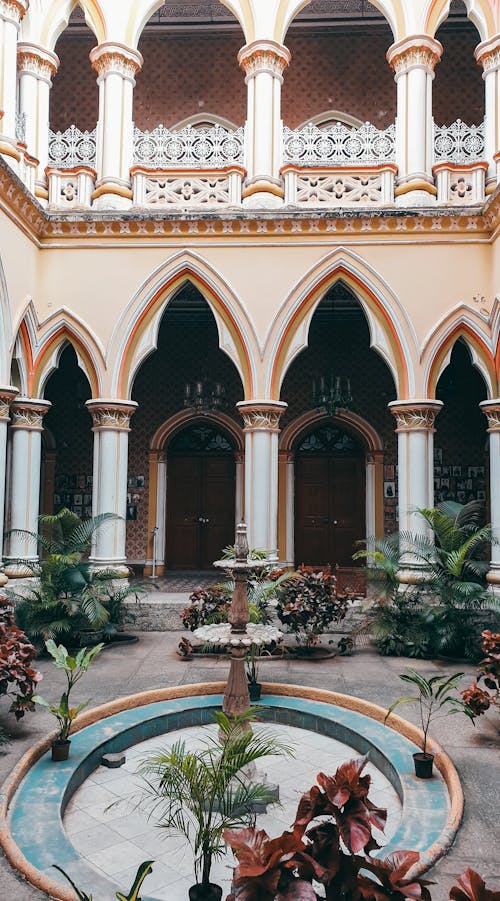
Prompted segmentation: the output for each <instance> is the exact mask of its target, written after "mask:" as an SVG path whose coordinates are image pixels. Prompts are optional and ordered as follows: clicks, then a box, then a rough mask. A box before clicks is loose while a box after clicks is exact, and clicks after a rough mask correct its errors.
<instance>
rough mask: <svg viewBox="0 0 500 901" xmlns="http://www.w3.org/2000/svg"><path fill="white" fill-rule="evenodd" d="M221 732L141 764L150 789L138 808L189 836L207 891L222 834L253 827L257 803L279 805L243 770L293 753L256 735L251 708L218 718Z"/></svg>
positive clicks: (266, 734) (180, 743)
mask: <svg viewBox="0 0 500 901" xmlns="http://www.w3.org/2000/svg"><path fill="white" fill-rule="evenodd" d="M215 719H216V723H217V726H218V730H219V734H218V735H217V736H216V737H213V738H210V739H208V740H207V742H206V745H205V746H204V747H203V748H202V749H201V750H199V751H196V752H193V751H188V750H187V748H186V746H185V744H184V742H183V741H178V742H176V744H174V745H173V746H172V748H168V749H160V750H158V751H156V752H155V753H153V754H151V755H150V756H148V757H147V758H146V759H145V760H144V761H143V762H142V764H141V765H140V767H139V773H140V774H141V775H142V776H144V777H145V778H146V782H147V789H146V792H145V794H144V795H143V796H142V797H141V799H140V801H139V806H140V807H142V808H145V809H147V810H148V812H149V815H150V816H152V817H155V818H156V819H157V823H158V826H160V827H162V828H164V829H170V830H173V831H175V832H177V833H179V834H181V835H183V836H185V837H186V838H187V840H188V842H189V843H190V845H191V847H192V848H193V852H194V857H195V877H196V882H197V884H200V885H202V886H203V887H205V888H208V886H209V885H210V870H211V867H212V862H213V860H214V859H215V858H217V857H221V856H222V855H223V854H224V848H225V844H224V839H223V832H224V830H225V829H233V828H235V827H237V826H242V825H245V824H248V823H250V822H251V821H252V819H254V816H255V814H254V809H255V807H256V806H257V805H261V804H271V803H275V796H274V795H273V793H272V792H271V791H270V789H269V787H268V786H267V785H265V784H264V783H262V782H252V781H250V780H249V778H247V777H245V775H244V769H245V767H248V766H249V765H250V764H253V763H255V761H257V760H260V759H261V758H263V757H267V756H269V755H272V754H287V755H290V754H291V753H292V752H291V749H290V748H289V747H287V746H286V745H284V744H283V743H282V742H280V741H279V740H278V739H277V737H276V736H275V735H274V734H273V733H272V732H270V731H268V730H259V731H258V732H257V733H254V732H253V731H252V730H251V728H250V721H251V720H253V719H255V716H254V712H253V711H252V709H249V710H247V711H246V713H244V714H242V715H241V716H238V717H235V718H234V719H230V718H229V717H227V716H226V715H225V714H224V713H221V712H217V713H216V714H215Z"/></svg>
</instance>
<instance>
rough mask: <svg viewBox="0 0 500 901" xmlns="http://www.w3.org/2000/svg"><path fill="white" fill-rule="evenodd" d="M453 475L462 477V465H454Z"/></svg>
mask: <svg viewBox="0 0 500 901" xmlns="http://www.w3.org/2000/svg"><path fill="white" fill-rule="evenodd" d="M453 475H454V476H455V478H461V476H462V467H461V466H454V467H453Z"/></svg>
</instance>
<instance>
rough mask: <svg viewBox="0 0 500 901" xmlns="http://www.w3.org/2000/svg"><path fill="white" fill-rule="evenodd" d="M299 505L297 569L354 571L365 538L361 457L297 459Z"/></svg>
mask: <svg viewBox="0 0 500 901" xmlns="http://www.w3.org/2000/svg"><path fill="white" fill-rule="evenodd" d="M295 505H296V514H295V560H296V562H297V564H300V563H305V564H308V565H311V566H322V565H324V564H331V565H334V564H336V563H338V564H340V565H343V566H352V554H353V553H354V550H355V543H356V542H357V541H359V540H360V539H362V538H364V537H365V532H366V526H365V464H364V459H363V457H359V456H357V457H349V456H341V455H332V454H328V455H326V454H325V455H320V454H314V455H310V456H308V455H306V454H303V455H302V454H298V455H297V458H296V469H295Z"/></svg>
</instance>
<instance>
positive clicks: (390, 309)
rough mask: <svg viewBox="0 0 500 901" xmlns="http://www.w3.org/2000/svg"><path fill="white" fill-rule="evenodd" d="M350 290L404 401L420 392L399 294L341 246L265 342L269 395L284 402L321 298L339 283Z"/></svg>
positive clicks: (293, 297)
mask: <svg viewBox="0 0 500 901" xmlns="http://www.w3.org/2000/svg"><path fill="white" fill-rule="evenodd" d="M338 281H342V282H343V283H344V284H345V285H346V286H347V287H348V288H350V289H351V291H352V292H353V294H354V295H355V297H356V299H357V300H358V301H359V303H360V306H361V308H362V309H363V312H364V314H365V316H366V320H367V323H368V327H369V331H370V346H371V347H372V348H373V349H374V350H376V351H377V352H378V353H379V355H380V356H381V357H382V359H383V360H384V362H385V363H386V364H387V366H388V368H389V370H390V372H391V375H392V376H393V378H394V383H395V385H396V389H397V394H398V397H399V398H406V397H410V396H412V394H413V392H414V390H415V375H414V370H415V347H416V338H415V334H414V330H413V327H412V325H411V323H410V321H409V319H408V316H407V314H406V312H405V310H404V308H403V306H402V305H401V303H400V302H399V301H398V299H397V297H396V295H395V294H394V293H393V292H392V291H391V289H390V288H389V286H388V285H387V284H386V283H385V282H384V281H383V280H382V279H381V278H380V276H378V274H377V273H376V272H375V271H374V270H373V269H372V268H371V267H370V266H369V265H368V264H366V263H365V262H364V261H363V260H362V259H361V257H358V256H357V254H354V253H352V251H349V250H347V249H346V248H338V249H337V250H336V251H334V252H333V254H330V255H329V256H328V257H326V258H324V259H323V260H322V261H320V263H319V264H318V265H317V266H315V267H314V268H313V269H312V270H311V271H310V272H309V273H307V275H306V276H305V277H304V278H303V279H302V281H301V282H300V283H299V284H298V286H297V287H296V288H295V289H294V290H293V291H292V293H291V294H290V295H289V297H288V298H287V300H286V301H285V303H284V304H283V306H282V308H281V310H280V311H279V313H278V315H277V317H276V319H275V322H274V325H273V327H272V329H271V332H270V334H269V336H268V339H267V342H266V357H267V361H268V362H267V375H266V389H267V391H268V392H269V394H268V396H269V397H270V398H272V399H279V396H280V391H281V385H282V383H283V379H284V377H285V375H286V373H287V371H288V369H289V367H290V366H291V364H292V362H293V360H294V359H295V358H296V357H297V356H298V354H299V353H300V352H301V351H302V350H304V348H306V347H307V344H308V334H309V326H310V323H311V320H312V317H313V315H314V313H315V311H316V308H317V306H318V304H319V303H320V301H321V299H322V298H323V297H324V296H325V294H326V292H327V291H328V289H329V288H331V287H332V285H334V284H335V283H336V282H338Z"/></svg>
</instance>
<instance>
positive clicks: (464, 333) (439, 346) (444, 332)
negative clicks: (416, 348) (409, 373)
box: [422, 311, 498, 399]
mask: <svg viewBox="0 0 500 901" xmlns="http://www.w3.org/2000/svg"><path fill="white" fill-rule="evenodd" d="M446 323H447V327H446V326H443V324H441V325H440V326H439V327H438V328H437V329H435V331H434V332H433V334H432V335H431V336H430V338H429V339H428V341H427V342H426V351H425V354H424V355H423V357H422V363H423V365H424V396H425V397H429V398H431V399H434V398H435V397H436V387H437V383H438V381H439V378H440V376H441V375H442V373H443V371H444V369H445V368H446V366H447V365H448V363H449V362H450V358H451V352H452V350H453V348H454V346H455V344H456V342H457V341H458V340H459V339H460V338H462V340H463V341H465V343H466V345H467V348H468V350H469V352H470V354H471V357H472V364H473V366H475V368H476V369H477V370H478V371H479V372H480V373H481V375H482V377H483V380H484V383H485V386H486V390H487V393H488V398H493V397H496V396H497V387H498V378H497V372H496V367H495V357H494V354H493V353H492V350H491V347H490V346H489V341H488V340H487V339H486V338H485V336H484V335H481V334H480V332H479V330H478V328H477V325H476V323H474V322H473V320H472V316H467V315H466V314H462V315H461V316H460V318H459V320H458V321H457V318H456V313H455V315H453V311H452V313H450V314H449V315H448V317H447V320H446Z"/></svg>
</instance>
